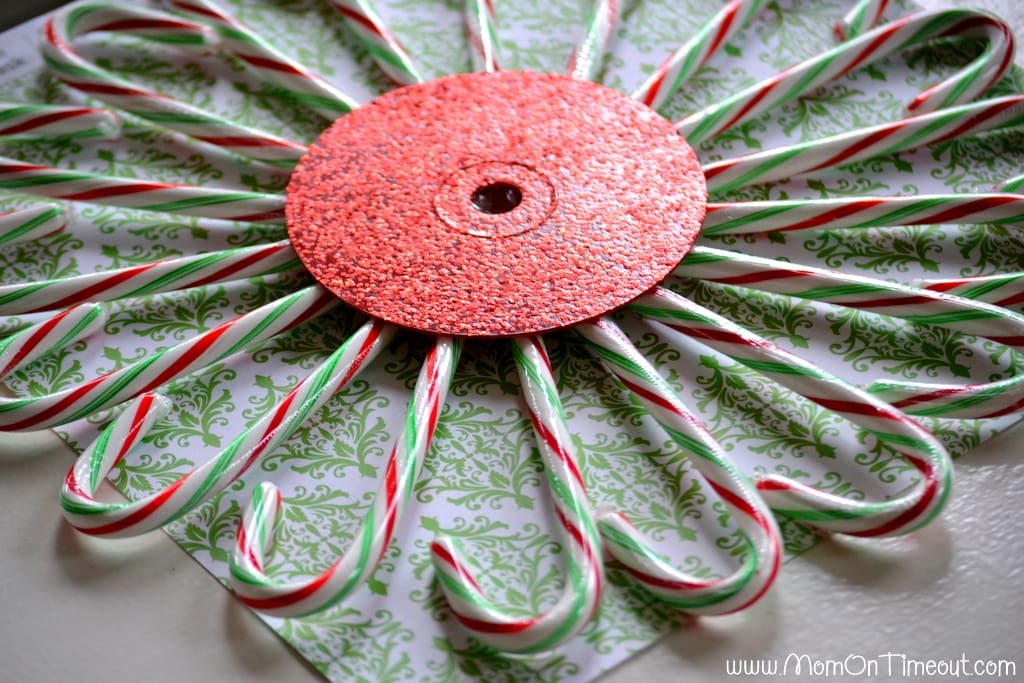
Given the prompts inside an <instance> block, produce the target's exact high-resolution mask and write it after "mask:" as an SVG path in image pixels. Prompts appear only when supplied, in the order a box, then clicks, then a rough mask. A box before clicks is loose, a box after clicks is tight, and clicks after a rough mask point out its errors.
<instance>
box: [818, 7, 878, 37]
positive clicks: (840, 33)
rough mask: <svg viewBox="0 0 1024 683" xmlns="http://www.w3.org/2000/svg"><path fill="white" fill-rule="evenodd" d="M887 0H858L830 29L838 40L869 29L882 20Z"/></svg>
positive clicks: (855, 35)
mask: <svg viewBox="0 0 1024 683" xmlns="http://www.w3.org/2000/svg"><path fill="white" fill-rule="evenodd" d="M888 6H889V0H858V2H857V4H855V5H854V6H853V8H852V9H851V10H850V11H849V12H847V13H846V14H845V15H844V16H843V18H842V19H840V20H839V21H837V22H836V25H835V27H834V28H833V29H832V30H833V32H834V33H835V34H836V38H838V39H839V40H849V39H850V38H856V37H857V36H859V35H861V34H862V33H864V32H865V31H870V30H871V29H873V28H874V27H875V26H877V25H878V22H880V21H881V20H882V15H883V14H885V10H886V8H887V7H888Z"/></svg>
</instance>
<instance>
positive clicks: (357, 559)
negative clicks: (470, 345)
mask: <svg viewBox="0 0 1024 683" xmlns="http://www.w3.org/2000/svg"><path fill="white" fill-rule="evenodd" d="M461 346H462V342H461V340H459V339H453V338H450V337H443V336H442V337H438V338H437V340H436V341H435V344H434V347H433V348H432V349H431V350H430V352H429V353H428V354H427V358H426V360H425V361H424V363H423V366H422V367H421V368H420V373H419V377H418V379H417V380H416V387H415V389H414V390H413V397H412V401H411V402H410V403H409V407H408V410H407V411H406V418H405V424H404V428H403V430H402V433H401V435H400V436H399V437H398V439H397V440H396V441H395V445H394V447H393V449H392V451H391V457H390V458H389V459H388V462H387V465H386V466H385V470H384V477H383V479H382V480H381V483H380V487H379V488H378V490H377V495H376V497H375V498H374V502H373V506H372V507H371V508H370V509H369V510H367V511H366V514H365V518H364V520H363V523H362V525H361V527H360V531H359V533H358V535H357V538H356V540H355V542H354V543H353V544H352V546H351V548H350V549H349V550H348V551H347V552H345V553H344V554H343V555H342V556H341V557H340V558H338V559H337V560H336V561H335V562H334V563H333V564H332V565H331V566H330V567H328V568H327V569H326V570H324V571H323V572H321V573H320V574H319V575H317V576H315V577H313V578H310V579H299V580H294V581H287V580H281V579H276V578H274V577H272V576H270V575H268V574H267V572H266V569H265V566H264V565H265V562H266V555H267V553H268V552H270V550H271V548H272V547H273V544H274V526H275V524H276V523H277V517H278V513H279V511H280V506H281V493H280V491H279V490H278V489H277V487H276V486H274V485H273V484H270V483H264V484H262V485H261V486H260V487H259V488H258V489H257V490H256V491H254V492H253V496H252V499H251V501H250V503H249V505H247V506H246V509H245V511H244V512H243V517H242V523H241V526H240V527H239V531H238V538H237V542H236V545H235V550H234V553H233V554H232V556H231V586H232V588H233V589H234V591H235V593H236V594H237V595H238V597H239V599H241V601H242V602H244V603H245V604H246V605H248V606H249V607H252V608H253V609H256V610H259V611H260V612H263V613H266V614H271V615H274V616H298V615H303V614H309V613H311V612H316V611H319V610H322V609H326V608H327V607H330V606H331V605H333V604H335V603H337V602H339V601H340V600H342V599H344V598H345V597H346V596H347V595H349V594H350V593H351V592H352V591H353V590H355V589H356V588H357V587H359V586H360V585H362V584H363V582H364V581H366V579H368V578H370V576H372V575H373V572H374V571H375V570H376V569H377V565H378V564H379V563H380V561H381V559H382V558H383V556H384V554H385V553H386V552H387V549H388V545H390V543H391V541H392V539H393V538H394V535H395V530H396V529H397V527H398V523H399V520H400V519H401V517H402V513H403V511H404V510H405V509H406V507H407V506H408V503H409V501H410V500H412V497H413V487H414V486H415V484H416V480H417V479H418V478H419V474H420V471H421V470H422V467H423V460H424V458H425V457H426V455H427V453H428V452H429V450H430V443H431V440H432V439H433V436H434V431H435V429H436V427H437V421H438V418H439V416H440V414H441V410H442V408H443V407H444V402H445V398H446V397H447V395H448V388H449V386H450V385H451V380H452V376H453V375H454V373H455V367H456V365H457V364H458V358H459V351H460V349H461Z"/></svg>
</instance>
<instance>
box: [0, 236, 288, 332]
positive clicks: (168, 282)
mask: <svg viewBox="0 0 1024 683" xmlns="http://www.w3.org/2000/svg"><path fill="white" fill-rule="evenodd" d="M300 268H301V264H300V262H299V259H298V257H297V256H296V255H295V252H293V251H292V248H291V243H290V242H288V241H287V240H285V241H283V242H272V243H271V244H261V245H256V246H252V247H240V248H238V249H226V250H224V251H217V252H213V253H209V254H198V255H196V256H182V257H179V258H172V259H166V260H163V261H154V262H152V263H146V264H143V265H140V266H131V267H129V268H119V269H116V270H108V271H104V272H99V273H86V274H85V275H77V276H74V277H65V278H58V279H55V280H43V281H41V282H24V283H20V284H14V285H0V315H14V314H23V313H37V312H41V311H53V310H60V309H63V308H67V307H68V306H74V305H76V304H80V303H84V302H86V301H112V300H114V299H120V298H123V297H135V296H144V295H147V294H156V293H159V292H170V291H174V290H178V289H185V288H187V287H201V286H203V285H208V284H213V283H216V282H225V281H228V280H238V279H241V278H247V277H255V276H258V275H271V274H273V273H280V272H284V271H288V270H299V269H300Z"/></svg>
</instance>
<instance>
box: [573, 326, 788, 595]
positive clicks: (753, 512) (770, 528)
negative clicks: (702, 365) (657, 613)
mask: <svg viewBox="0 0 1024 683" xmlns="http://www.w3.org/2000/svg"><path fill="white" fill-rule="evenodd" d="M573 329H574V330H575V331H576V332H579V333H580V334H581V335H582V336H583V338H584V339H585V340H586V341H587V342H588V343H589V344H588V345H589V346H590V348H591V350H592V351H593V353H594V355H595V356H596V357H597V358H599V359H600V360H601V361H603V363H604V365H605V366H606V367H607V368H608V369H609V370H611V372H612V373H614V374H615V376H616V377H618V378H619V381H620V382H622V384H623V385H625V387H626V388H627V389H628V390H629V391H630V392H632V394H633V395H634V396H635V397H636V398H637V400H639V401H640V404H641V405H643V407H644V408H645V409H646V410H647V412H648V413H649V414H650V415H651V417H653V418H654V419H655V420H657V421H658V423H659V424H661V426H662V427H663V428H664V430H665V432H666V433H667V434H668V435H669V437H670V438H671V439H672V440H673V441H675V442H676V443H677V444H678V445H679V446H680V447H681V448H682V449H683V450H684V451H685V452H686V453H687V455H688V456H689V461H690V463H692V464H693V466H694V468H695V469H696V470H697V471H698V472H700V474H701V476H702V477H703V479H704V481H705V482H706V483H707V484H708V485H709V486H710V487H711V489H712V490H713V491H715V493H716V494H717V495H718V496H719V497H720V498H721V500H722V502H723V503H725V505H726V507H727V508H728V509H729V511H730V512H731V513H732V515H733V517H734V519H735V520H736V523H737V525H738V526H739V528H740V530H741V531H742V532H743V535H744V538H745V540H746V544H747V552H746V556H745V557H744V558H743V562H742V565H741V566H740V567H739V568H738V569H737V570H736V571H735V572H734V573H732V574H731V575H729V576H726V577H724V578H719V579H702V578H697V577H694V576H691V575H689V574H686V573H685V572H682V571H680V570H678V569H676V568H675V567H673V566H672V564H671V563H669V562H668V561H666V560H665V559H664V558H663V557H662V556H661V554H660V553H659V552H658V551H656V550H655V549H654V547H653V545H652V544H651V542H650V541H649V540H648V539H647V538H646V537H645V536H644V534H643V533H642V532H640V530H639V529H637V528H636V527H635V526H633V524H632V523H631V522H630V521H629V519H628V518H627V517H626V516H625V515H624V514H623V513H622V512H617V511H610V510H609V511H600V512H599V513H598V527H599V529H600V531H601V535H602V537H603V538H604V541H605V547H606V548H608V550H609V552H611V554H612V555H613V556H614V557H615V558H616V559H617V560H619V562H621V563H622V564H624V565H625V566H626V568H627V570H628V571H629V572H630V574H632V575H633V576H634V577H635V578H636V579H637V580H639V581H640V582H641V583H642V584H643V585H644V586H645V587H646V588H647V589H648V590H650V591H651V592H653V593H654V594H656V595H658V596H659V597H660V598H662V599H663V600H665V601H666V602H668V603H669V604H671V605H672V606H673V607H676V608H679V609H684V610H687V611H689V612H692V613H695V614H725V613H728V612H733V611H736V610H741V609H744V608H745V607H747V606H749V605H750V604H752V603H754V602H756V601H757V600H758V599H759V598H760V597H761V596H762V595H764V593H765V592H766V591H767V590H768V588H769V587H770V586H771V585H772V582H773V581H774V580H775V577H776V575H777V574H778V571H779V565H780V564H781V556H782V543H781V541H780V539H779V529H778V525H777V524H776V523H775V517H774V516H773V515H772V512H771V510H770V509H769V508H768V506H767V505H766V504H765V502H764V501H763V500H762V499H761V497H760V496H759V495H758V494H757V493H756V492H755V491H754V489H753V486H752V485H751V484H750V483H749V480H748V479H747V477H745V476H744V475H743V474H742V473H741V472H740V471H739V470H738V469H737V467H736V465H735V464H733V462H732V461H731V460H730V459H729V456H728V455H726V453H725V451H724V450H723V449H722V447H721V445H719V443H718V442H717V441H716V440H715V438H714V436H712V435H711V433H710V432H709V431H708V430H707V428H706V427H704V426H703V425H702V424H701V423H700V420H698V419H697V418H696V417H695V416H694V415H693V414H692V413H691V412H690V411H689V409H688V408H687V407H686V405H685V404H684V403H683V401H682V399H680V397H679V395H678V394H677V393H676V392H675V391H673V390H672V387H671V386H669V384H668V382H666V381H665V379H664V378H663V377H662V376H661V375H660V374H659V373H658V371H657V370H656V369H655V368H654V367H653V366H652V365H651V364H650V362H649V361H648V360H647V359H646V358H644V357H643V355H642V354H641V353H640V351H639V350H638V349H637V348H636V347H635V346H634V345H633V343H632V342H631V341H630V340H629V338H628V337H626V335H625V334H623V333H622V330H620V329H619V327H618V326H617V325H616V324H615V323H614V322H612V321H611V320H610V319H608V318H601V319H600V320H597V321H595V322H587V323H582V324H580V325H577V326H576V327H574V328H573Z"/></svg>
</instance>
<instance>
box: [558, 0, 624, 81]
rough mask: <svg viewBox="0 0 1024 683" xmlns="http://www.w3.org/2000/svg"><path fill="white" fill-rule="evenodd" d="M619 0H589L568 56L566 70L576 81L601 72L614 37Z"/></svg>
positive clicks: (594, 78) (591, 79)
mask: <svg viewBox="0 0 1024 683" xmlns="http://www.w3.org/2000/svg"><path fill="white" fill-rule="evenodd" d="M622 5H623V2H622V0H593V2H592V4H591V6H590V14H589V16H588V17H587V24H586V29H585V31H584V33H583V37H582V38H581V39H580V42H579V44H577V45H576V48H575V49H574V50H573V52H572V54H571V55H570V56H569V66H568V67H567V71H566V72H567V73H568V74H569V75H570V76H572V77H573V78H575V79H576V80H578V81H593V80H596V79H597V75H598V74H599V73H600V72H601V65H602V63H603V61H604V56H605V53H607V52H608V48H609V46H610V45H611V44H612V40H613V39H614V37H615V27H616V26H617V25H618V23H619V17H620V16H621V15H622Z"/></svg>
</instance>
